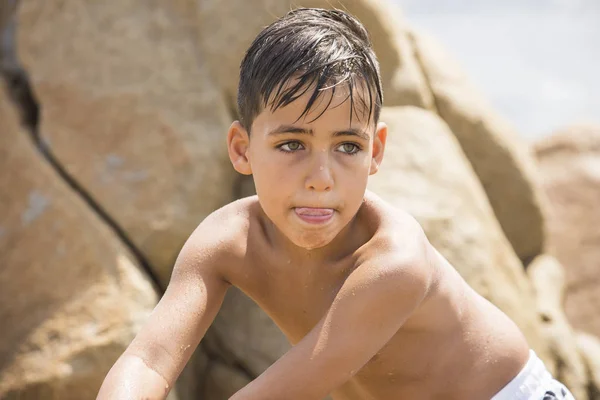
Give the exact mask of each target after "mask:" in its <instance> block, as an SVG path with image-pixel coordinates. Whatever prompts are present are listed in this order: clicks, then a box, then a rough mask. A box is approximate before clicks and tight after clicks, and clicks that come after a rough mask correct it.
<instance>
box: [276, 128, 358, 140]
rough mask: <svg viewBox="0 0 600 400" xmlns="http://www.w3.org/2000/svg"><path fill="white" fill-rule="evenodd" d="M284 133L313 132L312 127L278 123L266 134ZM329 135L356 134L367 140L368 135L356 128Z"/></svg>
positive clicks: (312, 133) (307, 133) (310, 133)
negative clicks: (278, 124)
mask: <svg viewBox="0 0 600 400" xmlns="http://www.w3.org/2000/svg"><path fill="white" fill-rule="evenodd" d="M284 133H301V134H305V135H314V134H315V133H314V132H313V130H312V129H305V128H301V127H298V126H294V125H280V126H278V127H277V128H275V129H273V130H272V131H270V132H269V133H268V135H269V136H270V135H280V134H284ZM331 136H333V137H336V136H358V137H360V138H361V139H364V140H369V135H368V134H367V133H366V132H365V131H363V130H361V129H357V128H348V129H344V130H342V131H335V132H333V133H332V134H331Z"/></svg>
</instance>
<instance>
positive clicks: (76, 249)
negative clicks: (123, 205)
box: [0, 92, 157, 399]
mask: <svg viewBox="0 0 600 400" xmlns="http://www.w3.org/2000/svg"><path fill="white" fill-rule="evenodd" d="M13 111H14V110H12V105H9V102H8V101H7V99H6V96H5V95H4V93H3V92H0V121H2V123H1V124H0V170H2V171H4V172H5V173H3V174H0V265H1V266H2V267H1V268H0V321H2V322H1V324H2V328H1V329H0V398H8V399H13V398H15V399H16V398H19V399H50V398H60V399H93V398H95V396H96V393H97V392H98V389H99V388H100V384H101V383H102V380H103V379H104V377H105V375H106V373H107V372H108V369H109V368H110V367H111V366H112V365H113V364H114V362H115V361H116V359H117V358H118V356H119V355H120V354H121V353H122V352H123V351H124V350H125V347H126V346H127V345H128V344H129V342H130V341H131V340H132V339H133V336H134V335H135V332H137V330H138V329H139V328H140V326H141V324H142V323H143V322H144V321H145V319H146V318H147V317H148V315H149V313H150V312H151V310H152V309H153V307H154V305H155V304H156V301H157V295H156V293H155V291H154V289H153V287H152V285H151V284H150V282H149V281H148V279H147V278H146V276H145V275H144V274H143V273H142V272H141V271H140V270H139V268H138V266H137V265H136V262H135V260H134V259H133V257H132V255H131V254H130V253H129V251H128V250H127V249H126V248H124V246H123V245H122V244H121V243H120V242H119V241H118V240H117V239H116V238H115V236H114V235H113V233H112V231H111V230H110V229H109V228H108V227H107V225H105V224H104V223H103V221H101V220H100V219H98V218H97V217H96V215H95V214H94V213H93V212H92V211H91V210H90V208H89V207H88V206H87V205H86V204H85V203H83V202H82V201H81V200H80V198H79V196H77V194H76V193H74V192H73V191H72V190H71V189H70V188H69V187H68V186H67V185H66V184H64V183H63V182H62V181H61V179H60V178H59V177H58V175H57V174H56V173H55V172H54V171H53V170H52V169H51V168H50V167H49V166H48V164H47V163H46V162H45V160H44V159H43V158H42V157H41V155H40V154H39V152H37V151H36V150H35V148H34V146H33V144H32V142H31V141H30V140H29V139H28V137H27V136H26V133H25V132H23V131H22V130H21V129H20V128H19V127H18V124H17V118H16V115H15V113H14V112H13ZM5 396H6V397H5Z"/></svg>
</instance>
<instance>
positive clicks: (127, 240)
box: [0, 0, 600, 400]
mask: <svg viewBox="0 0 600 400" xmlns="http://www.w3.org/2000/svg"><path fill="white" fill-rule="evenodd" d="M295 6H306V7H326V8H331V7H338V8H343V9H346V10H347V11H349V12H350V13H352V14H354V15H355V16H357V17H358V18H359V19H360V20H361V21H362V22H363V23H364V25H365V26H366V28H367V29H368V30H369V32H370V34H371V37H372V41H373V46H374V49H375V52H376V53H377V55H378V58H379V61H380V64H381V73H382V82H383V85H384V92H385V104H384V109H383V110H382V120H384V121H386V122H387V123H388V126H389V130H390V135H389V138H388V144H387V148H386V154H387V155H388V156H387V157H386V159H385V161H384V163H383V165H382V168H381V170H380V171H379V172H378V173H377V174H376V175H374V176H373V177H371V179H370V182H369V189H370V190H372V191H374V192H375V193H377V194H378V195H380V196H381V197H383V198H384V199H385V200H387V201H388V202H390V203H391V204H393V205H394V206H397V207H400V208H403V209H405V210H407V211H408V212H410V213H411V214H412V215H414V216H415V218H417V220H418V221H419V223H420V224H421V225H422V226H423V227H424V229H425V231H426V233H427V235H428V238H429V240H430V241H431V242H432V243H433V244H434V246H435V247H436V248H437V249H438V250H439V251H440V252H441V253H442V254H443V255H444V256H445V257H446V258H447V259H448V260H449V261H450V262H451V263H452V264H453V266H454V267H455V268H456V269H457V270H458V271H459V273H460V274H461V275H462V276H463V277H464V278H465V280H466V281H467V282H468V283H469V284H470V285H471V286H472V287H473V288H474V289H475V290H477V291H478V292H479V293H481V294H482V295H483V296H484V297H486V298H487V299H489V300H490V301H491V302H493V303H494V304H496V305H497V306H498V307H499V308H501V309H502V310H503V311H504V312H506V313H507V314H508V315H509V316H510V317H511V318H512V319H513V320H514V321H515V322H516V323H517V325H518V326H519V327H520V328H521V330H522V331H523V332H524V334H525V336H526V337H527V339H528V341H529V343H530V344H531V346H532V348H534V349H535V350H536V352H537V353H538V355H540V357H541V358H542V359H543V360H544V361H545V363H546V365H547V366H548V368H549V369H550V370H551V372H552V373H553V374H554V375H555V376H556V377H557V378H559V379H560V380H562V381H563V382H565V384H566V385H567V386H568V387H569V388H570V389H571V391H572V392H573V393H574V394H575V397H576V398H577V399H579V400H581V399H583V400H586V399H590V400H596V399H600V211H598V204H600V99H599V97H598V96H597V93H598V91H599V90H600V78H599V74H598V71H600V3H599V2H598V1H595V0H571V1H567V0H562V1H558V0H548V1H536V0H527V1H503V2H497V1H481V0H480V1H458V0H457V1H452V2H449V1H440V0H438V1H436V0H294V1H291V0H202V1H196V0H172V1H164V2H159V1H148V0H121V1H118V2H117V1H103V2H101V1H96V0H84V1H81V0H45V1H42V0H0V75H1V80H0V399H2V400H4V399H11V400H12V399H93V398H95V396H96V394H97V392H98V389H99V387H100V384H101V382H102V380H103V379H104V377H105V375H106V373H107V371H108V369H109V368H110V367H111V366H112V365H113V363H114V362H115V361H116V359H117V358H118V357H119V355H120V354H121V353H122V352H123V351H124V349H125V348H126V347H127V345H128V344H129V343H130V342H131V340H132V339H133V337H134V336H135V334H136V332H137V331H139V329H140V327H141V326H142V324H143V323H144V322H145V321H146V319H147V318H148V316H149V314H150V313H151V311H152V309H153V308H154V306H155V305H156V303H157V302H158V300H159V299H160V297H161V296H162V294H163V293H164V290H165V288H166V287H167V285H168V282H169V278H170V274H171V270H172V268H173V264H174V262H175V259H176V257H177V254H178V253H179V250H180V249H181V247H182V245H183V244H184V242H185V240H186V239H187V237H188V236H189V235H190V233H191V232H192V230H193V229H194V228H195V227H196V226H197V225H198V224H199V223H200V222H201V221H202V220H203V219H204V218H205V217H206V216H207V215H208V214H210V213H211V212H212V211H214V210H215V209H217V208H219V207H221V206H223V205H225V204H227V203H229V202H231V201H233V200H235V199H238V198H240V197H244V196H248V195H252V194H253V193H254V187H253V182H252V180H251V178H248V177H242V176H239V175H237V174H236V173H235V171H234V170H233V168H232V167H231V164H230V161H229V159H228V156H227V150H226V147H225V134H226V132H227V129H228V127H229V125H230V123H231V121H232V120H234V119H236V118H237V110H236V106H235V104H236V103H235V100H236V99H235V96H236V88H237V79H238V77H237V75H238V68H239V63H240V60H241V58H242V56H243V54H244V51H245V50H246V48H247V47H248V45H249V44H250V42H251V41H252V39H253V38H254V37H255V36H256V35H257V34H258V33H259V32H260V30H261V29H262V28H263V27H264V26H266V25H267V24H269V23H271V22H272V21H273V20H274V19H275V18H276V17H278V16H281V15H283V14H285V12H287V11H289V10H290V8H291V7H295ZM240 21H242V22H243V23H240ZM390 154H392V155H393V156H389V155H390ZM250 297H251V296H250ZM250 297H248V296H246V295H245V294H243V293H242V292H241V291H240V290H237V289H235V288H232V289H230V290H229V291H228V294H227V296H226V298H225V301H224V303H223V306H222V308H221V311H220V312H219V314H218V316H217V317H216V319H215V321H214V323H213V325H212V326H211V328H210V330H209V331H208V332H207V334H206V336H205V338H204V339H203V340H202V342H201V343H200V345H199V346H198V348H197V349H196V351H195V353H194V354H193V355H192V357H191V359H190V362H189V363H188V365H187V367H186V368H185V370H184V372H183V373H182V375H181V377H180V379H179V381H178V382H177V385H176V387H175V388H173V390H172V391H171V394H170V396H169V398H170V399H171V400H174V399H180V400H188V399H189V400H191V399H196V398H203V399H208V400H220V399H227V398H229V397H230V396H231V395H232V394H233V393H235V392H236V391H237V390H239V389H240V388H241V387H243V386H244V385H246V384H247V383H248V382H250V381H251V380H252V379H254V378H255V377H256V376H258V375H259V374H260V373H261V372H262V371H264V370H265V369H266V368H267V367H268V366H269V365H270V364H271V363H273V362H274V361H275V360H277V359H278V358H279V357H280V356H281V355H282V354H284V353H285V352H286V351H287V350H288V349H289V343H288V341H287V339H286V338H285V336H284V335H283V334H282V332H281V331H280V330H279V329H278V328H277V326H276V325H275V324H274V322H273V321H272V320H271V318H269V316H267V315H266V314H265V313H264V312H263V311H262V310H261V309H260V308H259V307H258V306H257V305H256V304H255V303H254V301H253V300H252V299H251V298H250Z"/></svg>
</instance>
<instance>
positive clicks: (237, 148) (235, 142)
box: [227, 121, 252, 175]
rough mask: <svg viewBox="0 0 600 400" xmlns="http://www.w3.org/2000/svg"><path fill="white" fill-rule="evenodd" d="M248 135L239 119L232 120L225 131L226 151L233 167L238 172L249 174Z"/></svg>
mask: <svg viewBox="0 0 600 400" xmlns="http://www.w3.org/2000/svg"><path fill="white" fill-rule="evenodd" d="M249 148H250V137H249V136H248V132H247V131H246V128H244V127H243V126H242V124H241V123H240V122H239V121H234V122H233V123H232V124H231V126H230V127H229V132H227V151H228V152H229V159H230V160H231V164H233V168H235V170H236V171H237V172H239V173H240V174H244V175H251V174H252V167H251V165H250V155H249V153H250V152H249Z"/></svg>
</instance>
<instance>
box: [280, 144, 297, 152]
mask: <svg viewBox="0 0 600 400" xmlns="http://www.w3.org/2000/svg"><path fill="white" fill-rule="evenodd" d="M279 149H281V150H282V151H287V152H292V151H297V150H300V149H302V145H301V144H300V142H287V143H284V144H282V145H281V146H279Z"/></svg>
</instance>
